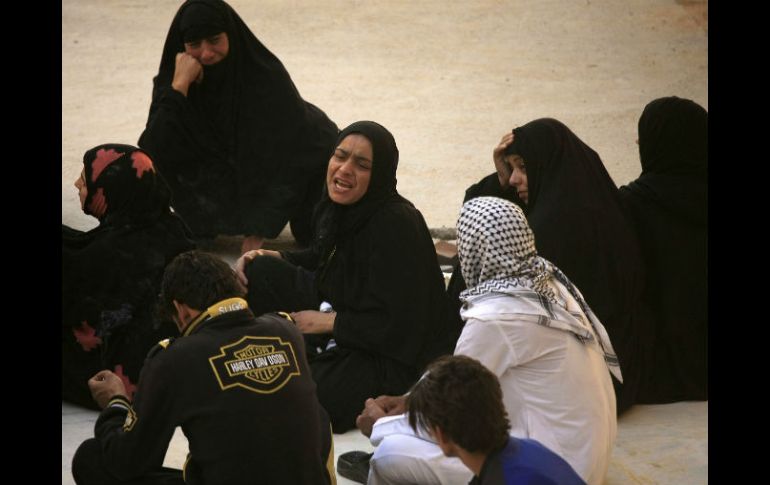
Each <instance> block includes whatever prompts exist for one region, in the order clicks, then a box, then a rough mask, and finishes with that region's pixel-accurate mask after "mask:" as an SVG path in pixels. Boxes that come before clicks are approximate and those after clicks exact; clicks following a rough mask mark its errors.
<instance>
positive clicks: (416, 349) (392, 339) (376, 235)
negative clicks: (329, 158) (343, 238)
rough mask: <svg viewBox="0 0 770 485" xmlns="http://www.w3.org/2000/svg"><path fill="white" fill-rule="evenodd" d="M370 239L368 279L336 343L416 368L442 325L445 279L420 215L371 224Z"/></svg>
mask: <svg viewBox="0 0 770 485" xmlns="http://www.w3.org/2000/svg"><path fill="white" fill-rule="evenodd" d="M368 226H369V227H370V228H371V229H372V231H373V232H372V233H371V237H368V238H367V241H368V245H367V246H368V247H367V248H366V249H365V250H366V253H368V257H367V258H366V261H367V262H366V263H365V270H364V271H365V277H364V278H362V280H363V281H361V282H351V284H352V285H360V287H361V288H360V289H359V290H358V292H357V294H356V296H357V297H356V298H355V299H353V301H349V302H348V305H347V308H346V309H345V310H344V311H341V312H338V313H337V316H336V318H335V322H334V337H335V339H336V340H337V342H338V343H339V344H340V345H343V346H347V347H350V348H357V349H363V350H367V351H371V352H373V353H377V354H383V355H386V356H389V357H391V358H394V359H396V360H398V361H400V362H403V363H405V364H408V365H418V362H419V360H420V358H421V353H422V352H423V351H424V348H425V343H426V342H425V340H426V336H427V335H429V334H430V333H431V332H432V331H433V330H434V328H435V326H436V325H438V324H439V323H438V322H437V320H438V319H437V313H438V312H440V311H441V308H442V306H443V305H444V300H443V298H444V291H443V290H444V287H443V277H442V276H441V272H440V270H439V268H438V262H437V259H436V255H435V250H434V249H433V244H432V240H431V239H430V235H429V233H428V230H427V226H426V225H425V222H424V221H423V219H422V216H421V215H420V214H419V212H416V210H415V209H411V210H410V211H409V212H407V213H406V214H405V213H404V212H403V210H401V211H400V213H394V214H387V215H386V216H385V217H378V218H376V219H374V218H373V220H372V221H370V223H369V224H368Z"/></svg>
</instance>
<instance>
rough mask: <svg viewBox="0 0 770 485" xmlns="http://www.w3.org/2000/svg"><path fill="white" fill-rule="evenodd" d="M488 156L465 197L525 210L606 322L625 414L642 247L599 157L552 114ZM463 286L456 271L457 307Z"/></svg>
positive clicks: (632, 387) (644, 336)
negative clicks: (488, 171) (487, 169)
mask: <svg viewBox="0 0 770 485" xmlns="http://www.w3.org/2000/svg"><path fill="white" fill-rule="evenodd" d="M493 160H494V163H495V168H496V169H497V172H496V173H495V174H492V175H490V176H488V177H486V178H484V179H482V181H481V182H479V183H478V184H476V185H474V186H472V187H470V188H469V189H468V191H467V192H466V194H465V200H468V199H470V198H472V197H478V196H483V195H491V196H496V197H502V198H504V199H507V200H509V201H512V202H514V203H516V204H518V205H520V206H521V207H522V208H523V209H524V213H525V214H526V215H527V220H528V221H529V225H530V227H531V228H532V231H533V232H534V234H535V239H536V240H537V247H538V252H539V253H540V255H542V256H543V257H544V258H546V259H548V260H549V261H553V263H554V264H556V265H557V266H559V267H560V268H561V269H562V270H563V271H564V272H565V273H566V274H568V275H569V276H570V279H572V281H574V282H575V285H577V286H578V287H579V288H580V290H581V291H582V292H583V294H584V295H585V296H586V300H587V301H590V302H591V307H592V308H593V309H594V311H595V312H596V316H597V317H599V319H600V320H601V321H602V323H604V325H605V326H606V327H607V332H608V333H609V335H610V337H611V338H612V342H613V344H614V345H615V349H616V350H617V352H618V357H619V358H620V367H621V368H622V369H623V376H624V378H625V379H624V384H623V385H622V386H621V385H620V383H619V382H615V386H616V392H617V398H618V413H622V412H623V411H625V410H626V409H628V408H629V407H630V406H631V405H633V404H634V402H635V400H636V393H637V389H638V386H639V382H640V381H641V379H642V373H643V372H644V371H645V369H646V368H647V367H648V359H649V356H648V352H649V345H650V343H651V341H650V338H651V336H650V333H651V329H650V328H649V326H650V324H649V315H648V314H647V311H646V308H645V307H644V306H643V305H642V304H641V292H642V290H643V288H642V285H643V277H644V273H643V271H644V269H643V265H642V261H641V255H640V251H639V244H638V242H637V239H636V234H635V232H634V229H633V227H632V226H631V225H630V223H629V222H628V221H627V220H626V218H625V216H624V214H623V212H622V208H621V205H620V199H619V196H618V190H617V186H616V185H615V184H614V182H613V181H612V179H611V178H610V176H609V174H608V173H607V170H606V169H605V168H604V165H603V164H602V161H601V159H600V158H599V155H598V154H597V153H596V152H595V151H594V150H592V149H591V147H589V146H588V145H586V144H585V143H583V141H582V140H580V138H578V137H577V136H576V135H575V134H574V133H572V131H571V130H570V129H569V128H567V127H566V126H565V125H564V124H563V123H561V122H559V121H557V120H554V119H550V118H543V119H538V120H534V121H531V122H529V123H527V124H525V125H523V126H520V127H518V128H516V129H514V130H513V132H512V133H508V134H506V135H505V136H503V138H502V140H501V141H500V144H499V145H498V146H497V147H496V148H495V149H494V152H493ZM455 273H459V272H458V271H455ZM464 288H465V284H464V282H462V281H461V279H460V275H459V274H457V275H456V277H455V278H454V281H451V282H450V285H449V290H448V291H449V292H450V295H451V296H450V298H453V299H454V301H455V308H459V306H460V304H459V301H458V299H457V298H458V295H459V293H460V291H462V290H463V289H464Z"/></svg>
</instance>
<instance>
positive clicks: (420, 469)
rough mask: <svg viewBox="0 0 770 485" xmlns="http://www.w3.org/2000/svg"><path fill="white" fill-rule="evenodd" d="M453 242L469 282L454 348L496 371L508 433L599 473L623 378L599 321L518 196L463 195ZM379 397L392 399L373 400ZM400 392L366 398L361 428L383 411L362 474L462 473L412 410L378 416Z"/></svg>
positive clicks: (432, 478) (452, 479)
mask: <svg viewBox="0 0 770 485" xmlns="http://www.w3.org/2000/svg"><path fill="white" fill-rule="evenodd" d="M457 249H458V255H459V257H460V268H461V271H462V275H463V277H464V279H465V281H466V282H467V283H468V286H469V288H468V289H466V290H464V291H463V292H462V293H461V294H460V300H461V301H462V303H463V308H462V311H461V316H462V319H463V320H464V321H465V327H464V328H463V330H462V334H461V335H460V339H459V340H458V341H457V347H456V348H455V351H454V353H455V355H464V356H468V357H472V358H474V359H477V360H478V361H480V362H481V363H482V364H483V365H484V366H485V367H486V368H488V369H489V370H490V371H492V373H493V374H495V375H496V376H497V377H498V379H499V380H500V386H501V388H502V394H503V403H504V405H505V410H506V412H507V414H508V419H509V420H510V423H511V429H510V434H511V436H515V437H516V438H528V439H533V440H536V441H538V442H540V443H541V444H542V445H544V446H545V447H546V448H548V449H550V450H551V451H553V452H555V453H556V454H557V455H559V456H561V457H562V458H563V459H564V460H566V461H567V462H568V463H569V464H570V465H571V466H572V468H574V470H575V471H576V472H577V473H578V475H580V477H581V478H582V479H583V480H585V482H587V483H589V484H601V483H603V482H604V478H605V476H606V474H607V469H608V467H609V462H610V455H611V453H612V447H613V443H614V440H615V435H616V432H617V418H616V409H615V405H616V401H615V393H614V390H613V387H612V380H611V378H610V373H612V374H613V375H614V376H615V377H617V378H618V379H619V380H622V375H621V372H620V368H619V367H618V363H617V357H616V356H615V353H614V350H613V348H612V344H611V343H610V339H609V338H608V336H607V332H606V331H605V329H604V326H603V325H602V324H601V322H600V321H599V320H598V319H597V318H596V316H595V315H594V313H593V312H592V311H591V308H590V307H589V306H588V304H587V303H586V301H585V300H584V299H583V296H582V295H581V293H580V291H579V290H578V289H577V288H576V287H575V285H573V284H572V282H570V280H569V278H567V276H566V275H565V274H564V273H562V272H561V271H560V270H559V268H557V267H556V266H554V265H553V264H552V263H551V262H550V261H548V260H546V259H544V258H542V257H540V256H539V255H538V251H537V250H536V248H535V237H534V236H533V234H532V230H531V229H530V227H529V226H528V225H527V219H526V218H525V217H524V213H523V212H522V210H521V208H519V207H518V206H517V205H515V204H513V203H511V202H509V201H506V200H503V199H499V198H497V197H478V198H474V199H472V200H470V201H468V202H466V203H465V204H464V205H463V208H462V211H461V213H460V218H459V220H458V221H457ZM388 398H389V399H388ZM378 401H379V402H380V403H383V406H382V407H386V408H390V409H389V410H387V411H386V409H379V410H378V409H377V406H378ZM404 401H405V399H404V398H401V399H400V404H397V401H395V398H392V397H387V396H382V397H380V398H378V399H377V400H373V401H368V402H367V403H366V407H367V409H365V411H364V414H363V415H362V417H361V419H359V426H360V427H361V428H362V431H366V430H365V429H364V428H365V426H364V425H365V423H366V421H367V418H376V417H378V416H380V419H378V420H377V421H376V424H374V429H373V431H372V432H371V440H372V444H374V445H376V446H377V448H376V450H375V452H374V456H373V457H372V460H371V471H370V473H369V481H368V483H369V484H370V485H371V484H379V483H421V484H434V483H435V484H443V483H468V481H469V480H470V479H471V474H470V473H469V471H468V470H467V469H466V468H465V467H463V466H462V463H461V462H460V461H459V460H458V459H457V458H447V457H444V456H443V455H442V452H441V449H440V448H439V446H438V445H437V444H435V442H434V441H433V439H432V438H431V437H430V436H427V435H425V434H424V433H422V432H419V433H417V434H416V433H415V431H414V429H413V428H412V427H411V426H410V425H409V421H410V416H408V415H403V414H402V415H398V416H393V417H382V416H384V415H385V414H392V413H394V412H396V411H403V410H404ZM442 405H447V406H449V405H451V404H446V403H444V404H442ZM378 411H379V413H378Z"/></svg>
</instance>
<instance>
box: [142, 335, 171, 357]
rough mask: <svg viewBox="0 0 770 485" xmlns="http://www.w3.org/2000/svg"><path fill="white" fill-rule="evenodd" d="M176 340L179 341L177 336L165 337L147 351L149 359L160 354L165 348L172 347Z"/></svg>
mask: <svg viewBox="0 0 770 485" xmlns="http://www.w3.org/2000/svg"><path fill="white" fill-rule="evenodd" d="M176 341H177V339H176V337H169V338H164V339H163V340H161V341H159V342H158V343H157V344H155V345H154V346H153V347H152V348H151V349H150V351H149V352H148V353H147V358H148V359H152V358H154V357H155V356H157V355H158V354H160V353H162V352H163V351H164V350H166V349H168V348H169V347H171V346H172V345H173V344H174V342H176Z"/></svg>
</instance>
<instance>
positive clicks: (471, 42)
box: [62, 0, 708, 229]
mask: <svg viewBox="0 0 770 485" xmlns="http://www.w3.org/2000/svg"><path fill="white" fill-rule="evenodd" d="M179 3H180V2H179V0H131V1H125V0H63V1H62V222H64V223H67V224H70V225H72V226H74V227H78V228H84V229H85V228H91V227H94V225H95V224H96V222H95V219H93V218H91V217H88V216H85V215H84V214H82V212H81V211H80V206H79V203H78V200H77V195H76V191H75V189H74V188H73V187H72V183H73V182H74V181H75V179H76V178H77V177H78V176H79V175H80V170H81V168H82V158H83V153H84V152H85V151H86V150H87V149H89V148H91V147H93V146H96V145H98V144H101V143H107V142H120V143H129V144H135V143H136V141H137V140H138V138H139V135H140V134H141V132H142V131H143V129H144V125H145V122H146V120H147V112H148V109H149V106H150V95H151V90H152V77H153V76H154V75H155V74H156V73H157V68H158V65H159V62H160V53H161V49H162V46H163V42H164V40H165V37H166V34H167V32H168V27H169V25H170V23H171V19H172V18H173V16H174V13H175V12H176V10H177V8H178V6H179ZM230 4H231V5H232V6H233V7H234V8H235V10H236V11H237V12H238V13H239V14H240V16H241V18H243V20H244V22H246V24H247V25H249V26H250V27H251V29H252V31H253V32H255V34H256V35H257V37H259V38H260V40H261V41H262V42H263V43H264V44H265V45H266V46H267V47H268V48H269V49H270V50H271V51H272V52H273V53H274V54H275V55H277V56H278V58H279V59H281V60H282V62H283V63H284V65H285V66H286V68H287V70H288V71H289V73H290V74H291V76H292V79H293V80H294V82H295V84H296V86H297V88H298V89H299V92H300V93H301V94H302V95H303V97H304V98H305V99H306V100H308V101H310V102H312V103H314V104H316V105H318V106H319V107H320V108H321V109H323V110H324V111H325V112H326V113H327V114H328V115H329V117H330V118H331V119H333V120H334V121H335V122H336V123H337V124H338V125H339V126H340V127H344V126H346V125H347V124H349V123H350V122H353V121H356V120H359V119H372V120H375V121H378V122H380V123H382V124H383V125H385V126H386V127H388V128H389V129H390V130H391V131H392V132H393V134H394V136H395V138H396V141H397V143H398V146H399V149H400V152H401V161H400V164H399V170H398V171H399V173H398V181H399V185H398V187H399V190H400V192H401V193H402V194H403V195H404V196H405V197H407V198H408V199H410V200H411V201H412V202H413V203H414V204H415V205H416V206H417V208H419V209H420V210H421V211H422V212H423V214H424V216H425V219H426V220H427V222H428V225H429V226H430V227H441V226H447V227H454V225H455V222H456V221H457V215H458V213H459V209H460V206H461V203H462V198H463V194H464V191H465V189H466V187H467V186H468V185H470V184H471V183H473V182H475V181H477V180H478V179H479V178H481V177H482V176H483V175H486V174H487V173H490V172H491V171H492V170H493V165H492V149H493V147H494V146H495V145H496V144H497V143H498V142H499V140H500V138H501V137H502V135H503V134H504V133H505V132H507V131H509V130H510V129H512V128H513V127H515V126H518V125H521V124H524V123H526V122H528V121H531V120H533V119H536V118H541V117H546V116H548V117H553V118H557V119H560V120H561V121H563V122H565V123H566V124H567V125H568V126H569V127H571V128H572V130H573V131H574V132H575V133H576V134H577V135H578V136H579V137H581V138H582V139H583V141H585V142H586V143H588V144H589V145H590V146H591V147H593V148H594V149H595V150H596V151H597V152H598V153H599V155H600V156H601V157H602V160H603V161H604V163H605V165H606V166H607V170H608V171H609V173H610V175H611V176H612V178H613V179H614V180H615V182H616V183H617V184H619V185H622V184H625V183H627V182H629V181H631V180H633V179H634V178H636V176H637V175H638V173H639V156H638V151H637V145H636V144H635V140H636V139H637V133H636V127H637V121H638V119H639V115H640V114H641V112H642V109H643V108H644V106H645V104H646V103H648V102H649V101H651V100H653V99H655V98H657V97H661V96H670V95H677V96H680V97H686V98H691V99H693V100H695V101H696V102H698V103H700V104H702V105H703V106H704V107H706V108H707V109H708V21H707V19H708V3H707V2H706V1H698V0H680V1H674V0H582V1H572V2H564V1H563V0H513V1H501V0H474V1H472V2H468V1H454V2H445V1H443V0H421V1H419V2H405V1H390V2H385V1H374V2H361V1H358V0H325V1H318V0H292V1H286V0H258V1H255V0H232V1H231V2H230Z"/></svg>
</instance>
